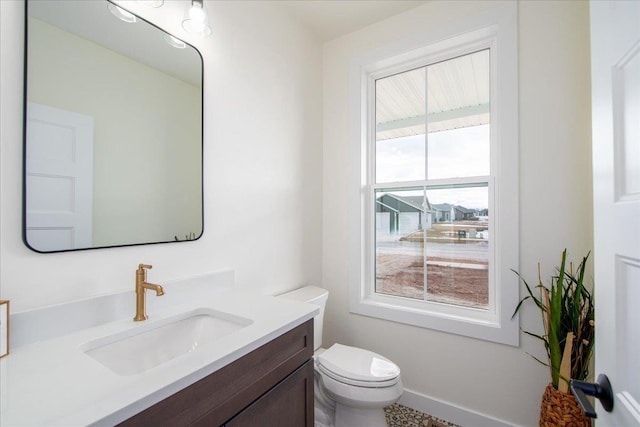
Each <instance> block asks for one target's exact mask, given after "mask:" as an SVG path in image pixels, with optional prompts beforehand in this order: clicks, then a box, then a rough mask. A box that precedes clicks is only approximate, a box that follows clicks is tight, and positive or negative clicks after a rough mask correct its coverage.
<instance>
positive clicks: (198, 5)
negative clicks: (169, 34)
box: [182, 1, 211, 37]
mask: <svg viewBox="0 0 640 427" xmlns="http://www.w3.org/2000/svg"><path fill="white" fill-rule="evenodd" d="M188 16H189V17H188V18H186V19H185V20H184V21H182V28H184V29H185V31H186V32H188V33H191V34H197V35H200V36H202V37H207V36H209V35H211V27H209V22H208V18H207V12H206V11H205V10H204V5H203V4H202V2H198V1H194V2H192V5H191V8H190V9H189V15H188Z"/></svg>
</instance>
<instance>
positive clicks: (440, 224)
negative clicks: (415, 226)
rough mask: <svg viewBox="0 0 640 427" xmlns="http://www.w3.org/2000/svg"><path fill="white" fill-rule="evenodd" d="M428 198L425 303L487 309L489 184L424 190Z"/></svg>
mask: <svg viewBox="0 0 640 427" xmlns="http://www.w3.org/2000/svg"><path fill="white" fill-rule="evenodd" d="M427 197H428V199H429V202H430V205H431V210H432V214H431V215H432V226H431V228H429V230H427V244H426V261H425V262H426V267H427V284H426V287H427V301H434V302H443V303H449V304H456V305H462V306H466V307H477V308H488V305H489V274H488V273H489V211H488V209H487V206H489V203H488V201H489V196H488V187H487V186H486V184H485V185H483V186H481V187H463V188H460V187H458V188H437V189H427Z"/></svg>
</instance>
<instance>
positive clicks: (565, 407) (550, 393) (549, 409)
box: [540, 383, 591, 427]
mask: <svg viewBox="0 0 640 427" xmlns="http://www.w3.org/2000/svg"><path fill="white" fill-rule="evenodd" d="M563 426H564V427H591V418H589V417H587V416H586V415H585V414H584V412H582V409H581V408H580V405H579V404H578V402H576V399H575V397H573V395H572V394H571V393H562V392H560V391H558V390H556V389H555V388H554V387H553V385H552V384H551V383H549V385H548V386H547V388H546V389H545V390H544V394H543V395H542V404H541V405H540V427H563Z"/></svg>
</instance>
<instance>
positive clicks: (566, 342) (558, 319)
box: [512, 249, 594, 427]
mask: <svg viewBox="0 0 640 427" xmlns="http://www.w3.org/2000/svg"><path fill="white" fill-rule="evenodd" d="M588 258H589V254H587V256H585V257H584V258H583V259H582V262H581V263H580V264H579V265H578V268H577V269H576V270H575V271H574V270H573V264H572V263H569V264H568V265H567V250H566V249H565V250H564V251H563V252H562V260H561V262H560V267H557V270H556V271H557V274H556V275H553V276H552V277H551V282H550V284H549V286H548V287H547V286H545V284H544V283H543V282H542V278H541V275H540V264H539V263H538V285H537V286H536V287H535V288H537V289H538V290H539V296H538V295H536V294H535V293H534V290H533V289H532V288H531V286H529V284H528V283H527V281H526V280H525V279H524V278H523V277H522V276H521V275H520V273H518V272H517V271H515V270H512V271H513V272H514V273H516V274H517V275H518V277H519V278H520V280H522V282H523V283H524V285H525V287H526V289H527V295H526V296H525V297H524V298H522V299H521V300H520V302H519V303H518V305H517V306H516V309H515V311H514V313H513V316H515V315H516V313H517V312H518V311H519V310H520V308H521V307H522V304H523V303H524V302H525V301H527V300H531V301H533V302H534V303H535V304H536V306H537V307H538V308H539V309H540V314H541V315H542V321H543V324H544V334H543V335H538V334H535V333H532V332H528V331H523V332H524V333H525V334H527V335H530V336H532V337H534V338H536V339H539V340H540V341H542V342H543V344H544V346H545V349H546V351H547V361H546V362H545V361H542V360H540V359H538V358H536V357H535V356H533V355H530V356H531V357H533V358H534V359H536V360H537V361H538V362H540V363H542V364H543V365H546V366H549V369H550V373H551V382H550V383H549V385H548V386H547V388H546V389H545V392H544V394H543V398H542V405H541V408H540V426H541V427H551V426H558V425H567V426H568V425H575V426H591V420H590V419H589V418H588V417H587V416H586V415H584V413H583V412H582V410H581V409H580V406H579V405H578V404H577V402H576V400H575V398H574V397H573V395H571V393H570V391H569V380H570V379H577V380H580V381H584V380H586V379H587V376H588V375H589V363H590V360H591V357H592V356H593V349H594V347H593V344H594V301H593V297H592V296H591V292H590V291H589V289H587V287H586V286H585V284H584V276H585V270H586V266H587V260H588ZM568 420H570V422H568Z"/></svg>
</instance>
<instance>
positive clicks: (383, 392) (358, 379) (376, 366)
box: [280, 286, 403, 427]
mask: <svg viewBox="0 0 640 427" xmlns="http://www.w3.org/2000/svg"><path fill="white" fill-rule="evenodd" d="M328 296H329V292H328V291H327V290H325V289H322V288H318V287H316V286H306V287H304V288H300V289H296V290H295V291H291V292H287V293H285V294H282V295H280V297H282V298H287V299H292V300H296V301H301V302H306V303H309V304H314V305H317V306H318V307H319V308H320V314H318V315H317V316H316V317H315V318H314V328H313V333H314V343H313V344H314V355H313V358H314V361H315V362H314V371H315V374H314V377H315V385H314V392H315V405H314V412H315V427H334V426H335V427H386V426H387V423H386V420H385V416H384V410H383V408H384V407H385V406H388V405H391V404H393V403H395V402H397V401H398V399H399V398H400V396H401V395H402V391H403V388H402V381H401V380H400V368H398V366H396V365H395V364H394V363H393V362H392V361H390V360H389V359H387V358H385V357H383V356H380V355H379V354H376V353H374V352H372V351H369V350H364V349H361V348H357V347H349V346H346V345H342V344H334V345H332V346H331V347H329V348H328V349H323V348H321V344H322V324H323V320H324V308H325V304H326V302H327V297H328Z"/></svg>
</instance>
